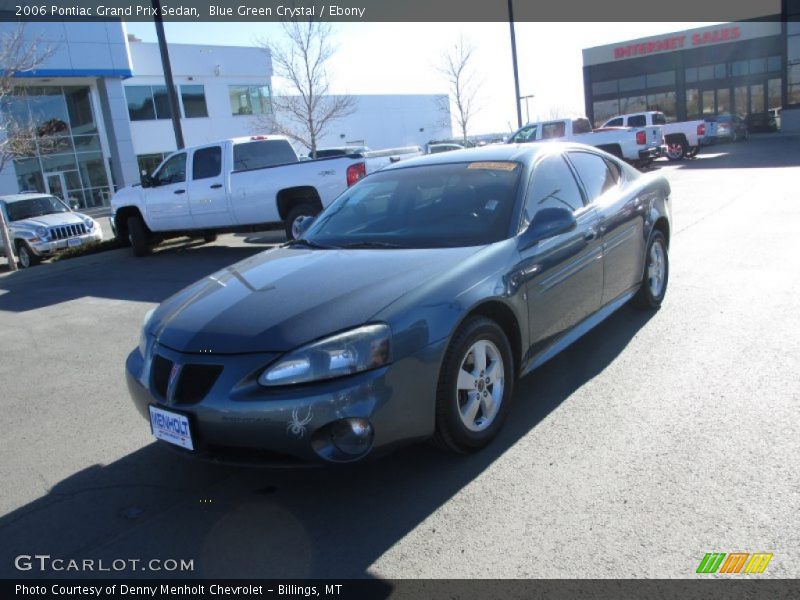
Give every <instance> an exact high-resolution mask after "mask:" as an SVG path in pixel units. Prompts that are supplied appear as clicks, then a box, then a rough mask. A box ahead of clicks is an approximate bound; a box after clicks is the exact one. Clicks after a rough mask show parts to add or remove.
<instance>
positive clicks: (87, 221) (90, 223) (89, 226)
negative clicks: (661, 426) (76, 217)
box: [83, 217, 94, 231]
mask: <svg viewBox="0 0 800 600" xmlns="http://www.w3.org/2000/svg"><path fill="white" fill-rule="evenodd" d="M83 222H84V223H85V224H86V229H88V230H89V231H91V230H92V229H94V219H90V218H89V217H86V218H85V219H84V220H83Z"/></svg>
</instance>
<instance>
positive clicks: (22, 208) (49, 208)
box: [6, 196, 70, 221]
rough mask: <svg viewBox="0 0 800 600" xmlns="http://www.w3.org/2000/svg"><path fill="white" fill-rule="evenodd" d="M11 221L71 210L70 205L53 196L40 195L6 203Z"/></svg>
mask: <svg viewBox="0 0 800 600" xmlns="http://www.w3.org/2000/svg"><path fill="white" fill-rule="evenodd" d="M6 211H7V212H8V219H9V221H22V220H24V219H31V218H33V217H41V216H42V215H51V214H53V213H64V212H70V210H69V207H67V205H66V204H64V203H63V202H62V201H61V200H59V199H58V198H55V197H53V196H38V197H36V198H26V199H25V200H17V201H16V202H8V203H6Z"/></svg>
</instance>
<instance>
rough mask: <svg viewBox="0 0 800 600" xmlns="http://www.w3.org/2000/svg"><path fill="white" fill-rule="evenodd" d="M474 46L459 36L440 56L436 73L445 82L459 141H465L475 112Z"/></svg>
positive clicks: (476, 88)
mask: <svg viewBox="0 0 800 600" xmlns="http://www.w3.org/2000/svg"><path fill="white" fill-rule="evenodd" d="M474 51H475V48H474V46H473V45H472V43H470V42H469V40H466V39H465V38H464V36H459V38H458V41H457V42H456V44H455V46H454V47H453V48H451V49H450V50H449V51H447V52H445V53H444V55H443V56H442V59H441V63H440V64H439V66H438V71H439V72H440V73H441V74H442V75H444V77H445V78H446V80H447V85H448V92H449V93H450V98H448V103H449V102H452V103H453V104H454V106H455V120H456V125H457V126H458V129H459V131H460V132H461V139H462V140H463V141H464V142H466V141H467V130H468V129H469V123H470V120H471V119H472V117H473V116H474V115H475V113H476V112H477V104H476V102H475V97H476V95H477V93H478V87H479V82H478V81H477V80H476V77H475V72H474V69H473V65H472V56H473V53H474Z"/></svg>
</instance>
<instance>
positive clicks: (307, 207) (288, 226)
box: [284, 204, 319, 240]
mask: <svg viewBox="0 0 800 600" xmlns="http://www.w3.org/2000/svg"><path fill="white" fill-rule="evenodd" d="M317 213H319V210H317V208H316V207H314V205H312V204H298V205H297V206H295V207H294V208H293V209H292V210H290V211H289V214H288V215H286V220H285V221H284V230H285V231H286V239H287V240H293V239H294V238H295V234H294V232H295V227H296V221H297V219H299V218H300V217H313V216H315V215H316V214H317Z"/></svg>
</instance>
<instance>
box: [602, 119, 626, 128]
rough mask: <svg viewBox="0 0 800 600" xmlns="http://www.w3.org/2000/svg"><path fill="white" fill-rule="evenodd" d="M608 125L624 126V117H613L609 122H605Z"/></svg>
mask: <svg viewBox="0 0 800 600" xmlns="http://www.w3.org/2000/svg"><path fill="white" fill-rule="evenodd" d="M605 126H606V127H622V117H617V118H616V119H611V120H610V121H609V122H608V123H606V124H605Z"/></svg>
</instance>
